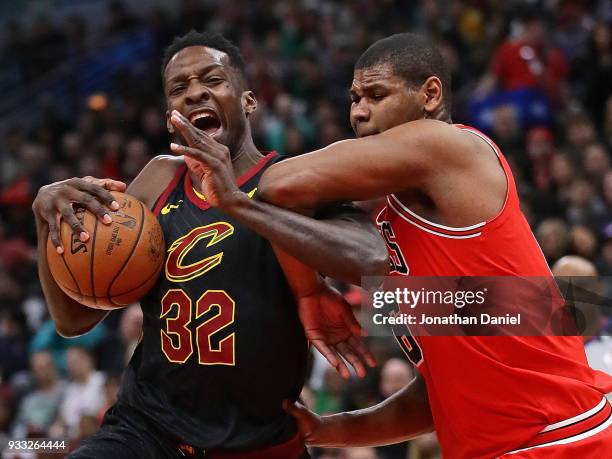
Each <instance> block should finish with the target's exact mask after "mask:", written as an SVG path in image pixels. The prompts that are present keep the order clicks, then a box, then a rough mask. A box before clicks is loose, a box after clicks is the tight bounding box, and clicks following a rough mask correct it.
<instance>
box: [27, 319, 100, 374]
mask: <svg viewBox="0 0 612 459" xmlns="http://www.w3.org/2000/svg"><path fill="white" fill-rule="evenodd" d="M106 333H107V331H106V325H105V324H104V323H101V324H99V325H98V326H96V327H95V328H94V329H93V330H91V331H90V332H89V333H86V334H84V335H81V336H78V337H75V338H64V337H62V336H60V335H59V334H58V333H57V331H56V330H55V324H54V323H53V321H52V320H51V319H49V320H47V321H46V322H45V323H43V324H42V326H41V327H40V329H39V330H38V331H37V332H36V334H35V335H34V338H33V339H32V344H31V345H30V351H31V352H37V351H43V350H46V351H49V352H51V353H52V354H53V360H54V361H55V364H56V365H57V367H58V368H59V369H60V371H62V372H63V371H65V370H66V369H67V353H68V350H69V349H70V348H72V347H75V346H80V347H84V348H89V349H92V348H94V347H95V346H97V345H98V344H99V343H101V342H102V340H103V339H104V337H105V336H106Z"/></svg>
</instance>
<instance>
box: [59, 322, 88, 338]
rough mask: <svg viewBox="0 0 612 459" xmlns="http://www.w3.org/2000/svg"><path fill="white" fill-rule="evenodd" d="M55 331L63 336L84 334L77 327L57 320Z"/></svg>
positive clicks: (73, 336) (71, 336) (74, 336)
mask: <svg viewBox="0 0 612 459" xmlns="http://www.w3.org/2000/svg"><path fill="white" fill-rule="evenodd" d="M55 331H56V332H57V334H58V335H60V336H61V337H62V338H76V337H77V336H80V335H82V334H83V332H81V331H80V330H79V329H78V328H77V327H74V326H71V325H69V324H65V323H59V322H55Z"/></svg>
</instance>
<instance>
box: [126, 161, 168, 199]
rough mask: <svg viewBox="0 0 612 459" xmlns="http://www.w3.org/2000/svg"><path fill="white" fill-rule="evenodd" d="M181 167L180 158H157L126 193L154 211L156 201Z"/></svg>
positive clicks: (130, 185) (132, 183)
mask: <svg viewBox="0 0 612 459" xmlns="http://www.w3.org/2000/svg"><path fill="white" fill-rule="evenodd" d="M178 165H179V161H178V158H176V157H172V156H168V155H161V156H156V157H155V158H153V159H152V160H151V161H149V162H148V163H147V165H146V166H145V167H144V168H143V169H142V170H141V171H140V173H139V174H138V175H137V176H136V178H134V180H132V182H131V183H130V184H129V186H128V188H127V190H126V193H127V194H130V195H132V196H134V197H135V198H136V199H138V200H140V201H142V202H143V203H145V204H146V205H147V207H148V208H149V209H152V208H153V206H154V204H155V201H156V200H157V198H159V196H160V195H161V193H162V192H163V190H164V189H165V187H166V186H167V185H168V183H170V181H171V180H172V178H173V177H174V173H175V172H176V169H177V167H178Z"/></svg>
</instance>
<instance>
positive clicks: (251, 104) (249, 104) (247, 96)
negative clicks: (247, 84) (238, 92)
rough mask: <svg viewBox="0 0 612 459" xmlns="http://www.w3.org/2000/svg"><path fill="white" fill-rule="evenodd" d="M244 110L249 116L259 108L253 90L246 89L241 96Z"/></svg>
mask: <svg viewBox="0 0 612 459" xmlns="http://www.w3.org/2000/svg"><path fill="white" fill-rule="evenodd" d="M241 102H242V110H244V113H245V114H246V116H247V118H248V117H249V116H250V115H251V113H253V112H254V111H255V110H257V99H256V98H255V94H253V92H252V91H244V92H243V93H242V97H241Z"/></svg>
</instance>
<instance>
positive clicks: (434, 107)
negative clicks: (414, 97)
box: [421, 76, 443, 115]
mask: <svg viewBox="0 0 612 459" xmlns="http://www.w3.org/2000/svg"><path fill="white" fill-rule="evenodd" d="M421 91H422V97H423V102H424V103H423V110H424V111H425V114H426V115H429V114H432V113H435V112H437V111H439V109H440V107H441V106H442V103H443V92H442V81H440V78H438V77H437V76H430V77H429V78H427V80H425V83H423V86H421Z"/></svg>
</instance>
